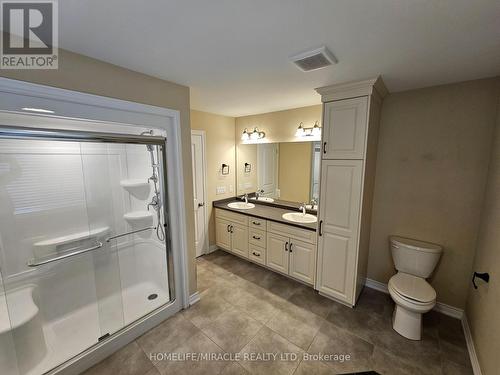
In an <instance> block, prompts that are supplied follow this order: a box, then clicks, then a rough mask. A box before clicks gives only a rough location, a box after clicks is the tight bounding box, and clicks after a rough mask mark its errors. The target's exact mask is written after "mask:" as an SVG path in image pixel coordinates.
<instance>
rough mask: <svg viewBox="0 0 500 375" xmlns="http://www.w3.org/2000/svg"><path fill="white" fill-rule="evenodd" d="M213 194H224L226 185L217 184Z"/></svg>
mask: <svg viewBox="0 0 500 375" xmlns="http://www.w3.org/2000/svg"><path fill="white" fill-rule="evenodd" d="M215 194H217V195H220V194H226V187H225V186H217V189H216V191H215Z"/></svg>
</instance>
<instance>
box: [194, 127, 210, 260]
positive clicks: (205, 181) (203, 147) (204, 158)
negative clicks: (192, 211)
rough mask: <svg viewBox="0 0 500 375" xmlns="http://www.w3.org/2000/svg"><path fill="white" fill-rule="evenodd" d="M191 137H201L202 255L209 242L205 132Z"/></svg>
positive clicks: (207, 248) (206, 250) (207, 249)
mask: <svg viewBox="0 0 500 375" xmlns="http://www.w3.org/2000/svg"><path fill="white" fill-rule="evenodd" d="M193 135H196V136H200V137H201V148H202V155H203V157H202V159H203V160H202V164H203V198H204V201H205V210H204V216H205V220H204V224H205V225H204V226H203V230H204V231H205V243H204V244H203V251H202V255H203V254H208V253H209V252H210V247H209V241H208V220H209V216H208V205H207V203H208V202H207V201H208V195H207V142H206V139H207V136H206V132H205V130H191V137H192V136H193Z"/></svg>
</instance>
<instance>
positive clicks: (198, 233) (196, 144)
mask: <svg viewBox="0 0 500 375" xmlns="http://www.w3.org/2000/svg"><path fill="white" fill-rule="evenodd" d="M203 137H204V135H203V134H202V133H196V132H194V131H193V132H192V134H191V152H192V163H193V194H194V221H195V225H194V233H195V248H196V256H197V257H198V256H200V255H203V254H205V253H206V252H207V250H208V249H207V246H208V237H207V236H208V234H207V226H206V219H205V218H206V209H207V207H206V205H205V201H206V197H205V181H204V180H205V170H204V168H205V161H204V160H205V150H204V142H203Z"/></svg>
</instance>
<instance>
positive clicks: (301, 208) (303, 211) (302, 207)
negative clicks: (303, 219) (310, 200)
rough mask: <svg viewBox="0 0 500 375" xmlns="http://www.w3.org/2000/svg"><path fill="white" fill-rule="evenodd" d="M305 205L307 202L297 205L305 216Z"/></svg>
mask: <svg viewBox="0 0 500 375" xmlns="http://www.w3.org/2000/svg"><path fill="white" fill-rule="evenodd" d="M306 205H307V203H302V204H301V205H300V207H299V210H302V215H304V216H306Z"/></svg>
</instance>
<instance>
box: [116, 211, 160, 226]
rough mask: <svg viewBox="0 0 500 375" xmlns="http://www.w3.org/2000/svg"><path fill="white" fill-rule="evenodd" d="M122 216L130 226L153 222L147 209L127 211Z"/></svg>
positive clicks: (151, 215)
mask: <svg viewBox="0 0 500 375" xmlns="http://www.w3.org/2000/svg"><path fill="white" fill-rule="evenodd" d="M123 218H124V219H125V220H126V221H127V222H128V223H129V224H130V225H132V226H135V225H138V224H144V223H152V222H153V214H152V213H151V212H149V211H132V212H127V213H126V214H125V215H123Z"/></svg>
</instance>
